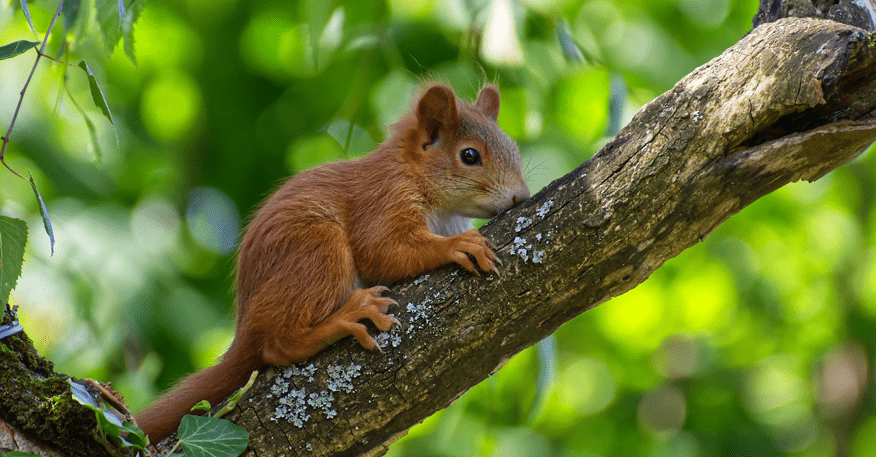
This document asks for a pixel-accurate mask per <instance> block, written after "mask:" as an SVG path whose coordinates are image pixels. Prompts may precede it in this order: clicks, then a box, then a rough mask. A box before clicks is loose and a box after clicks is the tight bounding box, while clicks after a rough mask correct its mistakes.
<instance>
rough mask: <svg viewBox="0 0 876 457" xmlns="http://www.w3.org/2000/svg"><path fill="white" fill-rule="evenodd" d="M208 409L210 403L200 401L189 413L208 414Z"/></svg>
mask: <svg viewBox="0 0 876 457" xmlns="http://www.w3.org/2000/svg"><path fill="white" fill-rule="evenodd" d="M210 408H211V406H210V402H208V401H207V400H201V401H199V402H198V404H196V405H195V406H192V409H191V410H190V411H203V412H205V413H208V412H210Z"/></svg>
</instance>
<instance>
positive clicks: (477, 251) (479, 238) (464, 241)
mask: <svg viewBox="0 0 876 457" xmlns="http://www.w3.org/2000/svg"><path fill="white" fill-rule="evenodd" d="M448 241H449V243H448V245H449V246H448V254H447V255H448V257H449V258H450V260H452V261H453V262H456V263H458V264H459V265H461V266H462V267H463V268H465V269H466V270H468V271H470V272H472V273H474V274H479V273H478V270H477V268H475V265H474V263H472V261H471V259H469V258H468V256H469V255H471V256H472V257H474V258H475V260H476V261H477V264H478V267H480V269H481V270H483V271H492V272H494V273H496V274H499V269H498V268H496V263H499V264H501V263H502V261H501V260H499V257H497V256H496V253H495V252H493V250H492V249H490V242H489V241H488V240H487V239H486V238H484V236H483V235H481V233H480V232H478V231H477V230H474V229H471V230H467V231H465V232H462V233H460V234H459V235H456V236H453V237H451V238H449V239H448Z"/></svg>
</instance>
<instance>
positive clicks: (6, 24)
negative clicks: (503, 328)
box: [0, 0, 876, 457]
mask: <svg viewBox="0 0 876 457" xmlns="http://www.w3.org/2000/svg"><path fill="white" fill-rule="evenodd" d="M4 3H6V2H4ZM11 3H15V4H17V3H18V1H17V0H11ZM85 3H87V2H83V4H85ZM29 4H30V10H31V13H32V15H33V18H34V22H35V23H36V25H37V29H38V31H40V33H44V31H45V29H46V27H47V26H48V22H49V20H50V17H51V13H52V12H53V11H54V9H55V7H56V5H57V3H53V1H49V0H33V1H31V2H29ZM756 10H757V2H756V1H755V0H744V1H743V0H592V1H577V0H450V1H438V0H418V1H406V0H389V1H381V0H356V1H346V2H341V1H334V0H325V1H318V0H313V1H298V2H294V1H293V2H290V1H288V0H282V1H281V0H254V1H242V0H173V1H171V0H149V3H148V5H147V6H146V8H145V10H144V11H143V14H142V17H141V19H140V20H139V22H138V23H137V25H136V31H135V35H134V36H135V39H136V47H135V49H136V65H134V64H133V63H132V62H131V61H130V60H129V59H128V57H126V56H125V53H124V52H123V50H122V49H121V46H119V48H118V49H116V50H115V53H113V54H112V56H111V57H108V56H107V55H106V53H105V52H104V50H103V49H102V48H103V46H102V44H101V42H100V41H99V40H100V34H99V33H97V31H96V30H95V29H94V27H93V26H89V27H83V28H81V29H80V30H74V31H72V32H71V37H72V38H73V41H72V43H71V44H72V46H71V52H72V55H73V56H77V57H70V59H71V60H73V59H74V58H76V59H78V58H79V57H84V58H86V59H87V60H88V61H89V64H90V65H91V66H92V68H93V69H94V71H95V74H96V75H97V78H98V81H100V83H101V85H102V87H103V90H104V92H105V93H106V97H107V99H108V101H109V105H110V107H111V109H112V110H113V114H114V118H115V124H116V128H117V130H118V138H119V140H118V141H119V142H118V145H117V143H116V137H115V134H114V133H113V130H112V127H111V125H110V124H109V122H108V121H107V120H106V119H105V118H103V117H102V116H101V115H100V112H99V111H97V110H96V109H95V108H93V107H91V103H90V98H89V97H90V96H89V94H88V86H87V81H85V79H84V77H83V75H82V74H81V72H79V71H78V69H72V70H71V71H66V72H65V66H64V65H59V64H53V63H51V62H48V61H43V62H42V63H41V64H40V68H39V70H38V71H37V73H36V76H35V80H34V83H33V84H32V86H31V88H30V89H29V91H28V93H27V97H26V99H25V103H24V107H23V110H22V114H21V117H20V118H19V120H18V123H17V125H16V127H15V130H14V132H13V141H12V143H11V145H10V148H9V150H8V152H7V160H8V162H9V163H10V165H11V166H13V167H14V168H15V169H17V170H19V171H23V172H25V171H27V170H30V171H32V172H33V174H34V177H35V179H36V182H37V183H38V185H39V186H40V188H41V190H42V193H43V195H44V197H45V199H46V202H47V204H48V208H49V211H50V214H51V217H52V221H53V224H54V230H55V235H56V238H57V245H56V250H55V253H54V256H50V254H49V243H48V238H47V236H46V235H45V233H44V232H43V229H42V223H41V221H40V219H39V216H38V209H37V206H36V202H35V200H34V198H33V194H32V193H31V190H30V187H29V185H28V183H26V182H24V181H22V180H19V179H17V178H15V177H14V176H13V175H12V174H11V173H8V172H6V171H5V170H0V212H2V214H5V215H11V216H15V217H20V218H22V219H25V220H27V221H28V226H29V228H30V234H31V237H30V242H29V245H28V250H27V254H26V259H25V264H24V273H23V275H22V277H21V279H20V280H19V283H18V287H17V288H16V289H15V291H13V294H12V299H11V301H12V303H13V304H16V305H19V306H20V311H19V312H20V316H21V321H22V322H23V324H24V325H25V327H26V330H27V332H28V333H29V334H30V336H31V337H32V338H34V339H35V342H36V344H37V346H38V348H39V350H40V351H41V352H42V353H43V354H44V355H46V356H48V357H49V358H50V359H51V360H53V361H54V362H55V364H56V368H57V369H58V370H59V371H61V372H66V373H69V374H71V375H74V376H77V377H92V378H96V379H100V380H104V381H111V382H112V383H113V385H114V386H115V388H116V389H118V390H119V391H121V392H122V393H123V394H124V395H125V398H126V399H127V401H128V403H129V404H130V406H131V407H133V408H134V409H139V408H140V407H142V406H143V405H144V404H145V403H147V402H148V401H149V400H150V399H151V398H152V397H153V396H154V395H155V394H156V393H158V392H159V391H161V390H162V389H165V388H168V387H169V386H171V385H172V384H173V382H174V381H175V380H177V379H179V378H180V377H182V376H183V375H185V374H187V373H189V372H191V371H193V370H196V369H198V368H202V367H205V366H207V365H209V364H211V363H212V362H213V360H215V358H216V357H217V356H218V355H220V354H221V353H222V352H223V350H224V348H225V347H226V346H227V344H228V343H229V342H230V339H231V336H232V332H233V327H232V322H233V308H232V303H233V293H232V291H231V285H232V268H233V264H234V246H235V244H236V242H237V239H238V233H239V231H240V229H241V227H242V226H243V225H244V224H245V221H246V218H247V217H248V215H249V214H250V213H251V212H252V211H253V208H254V207H255V206H256V205H257V204H258V202H259V201H260V200H261V199H262V198H264V197H265V196H266V195H268V194H269V193H270V192H271V191H272V190H273V189H275V188H276V187H277V186H278V185H279V184H280V183H281V182H282V180H283V179H284V178H285V177H286V176H288V175H290V174H292V173H295V172H296V171H299V170H303V169H306V168H309V167H311V166H314V165H316V164H318V163H322V162H325V161H329V160H336V159H341V158H345V157H355V156H358V155H361V154H363V153H365V152H367V151H369V150H370V149H372V148H373V147H374V146H375V144H377V143H379V142H380V141H381V140H382V138H384V136H385V132H386V126H387V125H388V124H390V123H392V122H393V120H394V119H396V118H397V117H398V116H399V114H400V113H401V112H402V111H403V110H405V109H406V108H407V107H408V106H409V98H410V97H411V95H412V94H413V93H415V91H416V89H417V87H418V85H419V84H420V82H421V81H422V80H424V79H438V80H441V81H445V82H449V83H450V84H452V85H453V86H454V88H455V89H456V90H457V92H458V93H459V94H461V95H463V96H465V97H468V98H469V99H471V98H472V97H473V96H474V95H475V94H476V93H477V90H478V89H479V87H480V86H481V84H482V83H484V82H485V81H493V82H497V83H498V84H499V85H500V87H501V94H502V109H501V114H500V117H499V124H500V125H501V126H502V127H503V128H504V129H505V130H506V131H507V132H508V133H509V134H510V135H511V136H512V137H514V138H515V139H516V140H517V141H518V143H519V145H520V149H521V151H522V154H523V156H524V162H525V163H526V165H527V172H526V173H527V177H528V180H529V182H530V186H531V188H532V190H533V191H536V190H538V189H539V188H541V187H543V186H544V185H545V184H547V183H549V182H550V181H551V180H553V179H555V178H557V177H559V176H561V175H562V174H564V173H566V172H568V171H570V170H572V169H573V168H574V167H575V166H577V165H578V164H580V163H582V162H583V161H585V160H586V159H587V158H588V157H590V156H591V155H592V154H593V153H594V152H595V151H597V150H598V149H599V147H600V146H601V145H602V144H604V143H605V141H606V140H607V139H608V138H609V137H610V136H611V135H613V134H614V132H616V130H617V129H618V128H619V127H620V126H621V125H623V124H625V123H626V122H627V121H628V120H629V118H630V117H631V116H632V115H633V114H634V113H635V112H636V111H637V110H638V108H639V107H640V106H641V105H643V104H645V103H647V102H649V101H650V100H651V99H653V98H654V97H655V96H656V95H657V94H659V93H661V92H663V91H665V90H667V89H669V88H671V87H672V85H673V84H674V83H675V82H677V81H678V80H679V79H680V78H681V77H683V76H684V75H685V74H687V73H688V72H690V71H691V70H692V69H693V68H695V67H696V66H698V65H700V64H702V63H704V62H706V61H708V60H709V59H711V58H712V57H715V56H717V55H718V54H719V53H721V52H722V51H723V50H724V49H726V48H727V47H729V46H730V45H732V44H733V43H734V42H736V41H737V40H739V39H740V38H741V37H742V36H744V35H745V33H747V32H748V31H749V30H750V28H751V18H752V16H753V15H754V14H755V12H756ZM0 11H2V12H0V44H5V43H8V42H12V41H15V40H19V39H30V40H33V39H34V36H33V34H32V33H31V32H30V30H29V28H28V26H27V23H26V21H25V20H24V17H23V16H22V13H21V11H20V10H17V9H13V8H12V7H11V6H9V5H5V4H4V5H3V9H2V10H0ZM57 42H58V40H55V41H54V42H52V43H53V44H51V45H50V49H57ZM52 46H55V47H54V48H52ZM579 51H580V52H581V53H582V54H583V56H584V59H583V60H581V59H578V58H576V56H577V53H578V52H579ZM33 58H34V54H33V53H32V52H31V53H27V54H25V55H22V56H18V57H16V58H14V59H11V60H6V61H2V62H0V121H2V122H0V124H2V125H0V127H2V129H3V131H5V130H6V128H7V127H8V124H9V120H10V118H11V115H12V111H13V109H14V105H15V102H16V101H17V97H18V92H19V91H20V89H21V87H22V86H23V84H24V80H25V78H26V77H27V73H28V72H29V70H30V67H31V65H32V63H33ZM76 61H78V60H74V63H75V62H76ZM62 81H66V82H67V84H68V86H69V89H70V94H71V95H72V96H73V97H74V98H75V99H76V100H77V102H78V103H79V105H81V106H83V107H84V108H85V110H86V114H87V116H88V117H89V118H90V119H91V120H92V122H93V123H94V124H95V126H96V137H97V144H95V143H94V142H93V141H92V137H91V135H90V134H89V130H88V128H87V127H86V124H85V122H84V121H83V119H82V116H81V115H80V113H79V112H78V111H77V110H76V109H75V107H74V106H73V104H72V103H71V101H70V99H69V96H68V95H67V94H66V93H62V94H61V95H60V97H59V89H60V87H61V83H62ZM874 167H876V158H874V157H873V153H872V152H869V153H865V154H864V155H863V156H861V157H860V158H858V159H856V160H855V161H853V162H852V163H850V164H848V165H846V166H843V167H841V168H840V169H838V170H836V171H834V172H832V173H830V174H829V175H827V176H826V177H824V178H822V179H821V180H819V181H818V182H815V183H812V184H810V183H796V184H792V185H789V186H786V187H785V188H783V189H780V190H779V191H777V192H775V193H773V194H771V195H769V196H767V197H765V198H763V199H761V200H759V201H757V202H755V203H754V204H752V205H751V206H750V207H749V208H747V209H745V210H743V211H742V212H741V213H740V214H738V215H736V216H734V217H733V218H731V219H730V220H729V221H728V222H727V223H726V224H724V225H723V226H722V227H720V228H719V229H718V230H716V231H715V232H714V233H713V234H712V235H711V236H710V237H709V238H708V239H706V240H705V241H704V242H703V243H701V244H700V245H698V246H695V247H693V248H691V249H689V250H687V251H685V252H684V253H682V254H681V255H680V256H678V257H677V258H675V259H672V260H669V261H667V262H666V264H665V265H664V266H663V267H662V268H661V269H659V270H658V271H657V272H656V273H655V274H654V275H652V277H651V278H650V279H648V280H647V281H646V282H645V283H643V284H642V285H641V286H639V287H638V288H636V289H634V290H633V291H631V292H629V293H627V294H625V295H623V296H621V297H618V298H616V299H614V300H612V301H610V302H608V303H606V304H603V305H602V306H600V307H598V308H596V309H594V310H592V311H590V312H587V313H585V314H583V315H581V316H579V317H578V318H576V319H574V320H572V321H571V322H569V323H568V324H566V325H565V326H563V327H562V328H561V329H560V330H558V331H557V332H556V333H555V334H554V335H553V336H551V337H550V338H548V339H546V340H544V341H542V342H541V343H540V344H539V345H537V346H535V347H532V348H530V349H527V350H525V351H524V352H522V353H521V354H520V355H518V356H517V357H515V358H514V359H512V360H511V361H510V362H509V363H508V365H507V366H506V367H504V368H503V369H502V370H501V371H499V372H498V373H496V374H495V375H494V376H492V377H491V378H489V379H488V380H486V381H485V382H483V383H481V384H480V385H478V386H477V387H475V388H473V389H472V390H471V391H470V392H468V393H467V394H465V395H464V396H463V397H462V398H460V399H459V400H458V401H457V402H456V403H455V404H454V405H452V406H451V407H449V408H448V409H447V410H445V411H442V412H439V413H438V414H436V415H434V416H433V417H431V418H429V419H427V420H426V421H425V422H424V423H422V424H421V425H418V426H416V427H414V428H413V429H412V430H411V431H410V433H409V434H408V435H407V436H406V437H405V438H403V439H401V440H400V441H399V442H397V443H396V444H395V445H394V446H393V447H392V448H391V449H390V451H389V454H388V455H390V456H393V457H399V456H503V457H504V456H542V455H544V456H581V457H585V456H586V457H591V456H594V457H595V456H680V457H693V456H743V455H744V456H780V455H781V456H785V455H790V456H801V457H802V456H812V457H815V456H825V457H827V456H846V455H848V456H855V457H864V456H873V455H876V408H874V405H876V398H874V394H876V389H874V387H876V384H874V370H873V363H874V356H876V331H874V330H876V213H874V211H873V206H874V190H876V182H874V176H876V174H874Z"/></svg>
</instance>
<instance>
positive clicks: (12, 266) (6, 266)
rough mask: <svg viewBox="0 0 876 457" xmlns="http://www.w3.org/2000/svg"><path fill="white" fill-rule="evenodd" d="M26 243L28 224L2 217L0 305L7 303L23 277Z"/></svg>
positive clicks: (0, 228)
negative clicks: (16, 284) (19, 278)
mask: <svg viewBox="0 0 876 457" xmlns="http://www.w3.org/2000/svg"><path fill="white" fill-rule="evenodd" d="M26 243H27V224H25V223H24V221H23V220H21V219H14V218H11V217H7V216H0V303H6V301H7V300H8V299H9V293H10V292H12V289H14V288H15V283H16V282H18V277H19V276H21V264H22V263H24V245H25V244H26Z"/></svg>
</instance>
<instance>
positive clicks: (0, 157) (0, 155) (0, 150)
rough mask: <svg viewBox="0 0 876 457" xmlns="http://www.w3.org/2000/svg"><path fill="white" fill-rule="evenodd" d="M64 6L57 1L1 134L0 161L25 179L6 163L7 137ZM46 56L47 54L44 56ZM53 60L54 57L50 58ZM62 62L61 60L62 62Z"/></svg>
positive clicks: (10, 132) (62, 1)
mask: <svg viewBox="0 0 876 457" xmlns="http://www.w3.org/2000/svg"><path fill="white" fill-rule="evenodd" d="M63 7H64V0H61V1H60V2H58V9H57V10H56V11H55V15H54V16H52V22H51V23H50V24H49V29H48V30H46V36H45V38H43V44H42V45H41V46H40V49H39V51H37V57H36V60H34V62H33V68H31V69H30V74H29V75H28V76H27V81H25V82H24V87H22V88H21V92H20V94H19V97H18V105H16V106H15V113H13V114H12V121H10V122H9V130H7V131H6V135H5V136H3V146H2V147H0V163H3V166H5V167H6V168H7V169H9V171H11V172H12V173H13V174H14V175H15V176H18V177H19V178H21V179H23V180H25V181H27V178H25V177H24V176H22V175H20V174H19V173H18V172H17V171H15V170H13V169H12V167H10V166H9V164H7V163H6V160H4V159H5V157H6V146H7V145H8V144H9V139H10V137H11V135H12V127H14V126H15V120H16V119H18V112H19V111H20V110H21V104H22V102H24V93H25V92H26V91H27V86H29V85H30V80H31V79H32V78H33V74H34V73H35V72H36V68H37V65H38V64H39V63H40V57H43V56H44V55H45V54H44V51H45V50H46V44H47V43H48V42H49V35H50V34H51V33H52V29H53V28H54V27H55V21H57V20H58V16H60V15H61V8H63ZM46 57H48V56H46ZM52 60H55V59H52ZM62 63H63V62H62Z"/></svg>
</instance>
